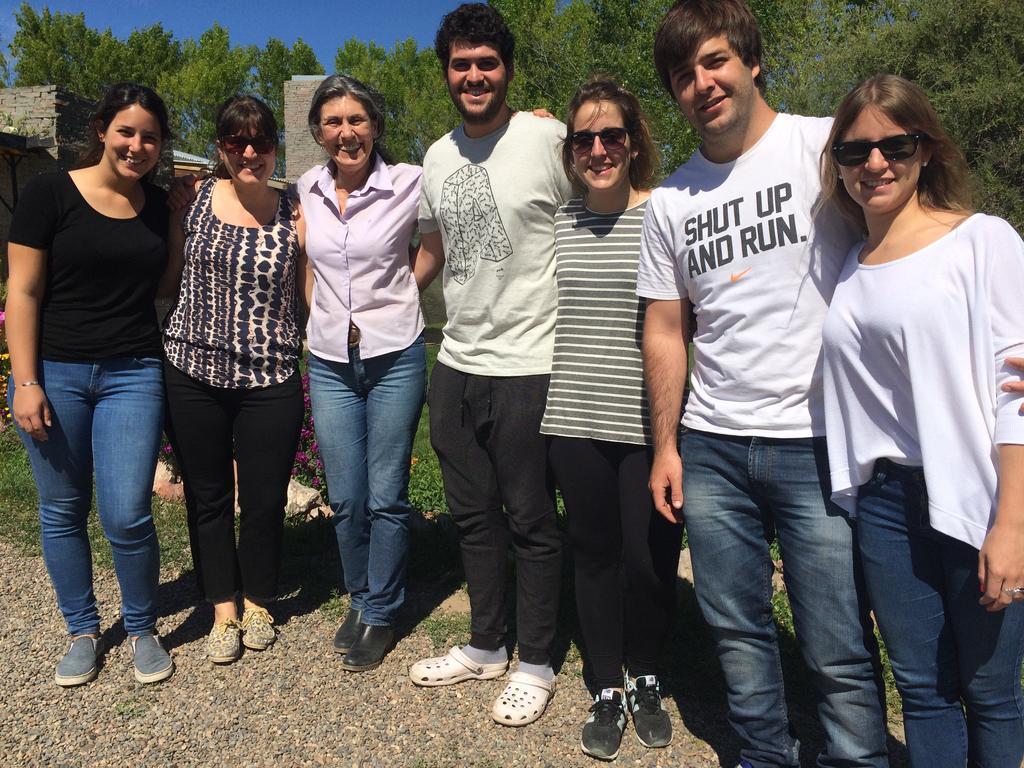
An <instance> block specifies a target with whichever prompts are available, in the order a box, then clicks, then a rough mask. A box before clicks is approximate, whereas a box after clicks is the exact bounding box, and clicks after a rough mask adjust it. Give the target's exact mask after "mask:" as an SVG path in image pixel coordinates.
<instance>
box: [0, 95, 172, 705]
mask: <svg viewBox="0 0 1024 768" xmlns="http://www.w3.org/2000/svg"><path fill="white" fill-rule="evenodd" d="M169 137H170V128H169V126H168V121H167V111H166V108H165V107H164V104H163V101H161V99H160V97H159V96H157V94H156V93H154V92H153V91H152V90H150V89H149V88H144V87H142V86H139V85H135V84H132V83H121V84H118V85H115V86H113V87H111V88H110V90H108V91H107V93H106V94H105V95H104V97H103V98H102V99H101V100H100V102H99V103H98V105H97V108H96V111H95V113H94V114H93V117H92V119H91V121H90V125H89V137H88V139H89V148H88V149H87V150H86V152H85V153H84V154H83V156H82V158H81V159H80V160H79V163H78V165H77V167H76V169H75V170H72V171H71V172H70V173H66V172H63V171H62V172H58V173H53V174H47V175H43V176H39V177H37V178H35V179H33V180H32V181H31V182H30V183H29V184H28V185H27V186H26V188H25V190H24V191H23V192H22V194H21V199H20V201H19V204H18V207H17V209H16V210H15V212H14V219H13V221H12V223H11V232H10V238H9V239H10V245H9V249H8V252H9V258H10V282H9V295H8V299H7V329H8V341H9V344H10V351H11V369H12V376H11V382H10V387H9V392H10V395H9V397H10V400H11V412H12V414H13V416H14V420H15V422H16V424H17V426H18V431H19V434H20V436H21V438H22V441H23V442H24V444H25V447H26V449H27V450H28V454H29V458H30V461H31V464H32V473H33V475H34V477H35V481H36V487H37V488H38V490H39V519H40V527H41V532H42V540H43V557H44V559H45V561H46V567H47V570H48V571H49V573H50V578H51V580H52V581H53V586H54V590H55V592H56V594H57V605H58V607H59V608H60V610H61V613H62V614H63V615H64V619H65V621H66V623H67V626H68V631H69V633H70V635H71V641H70V646H69V649H68V651H67V653H66V654H65V655H64V657H63V658H62V659H61V661H60V662H59V663H58V665H57V671H56V675H55V680H56V682H57V684H58V685H62V686H71V685H80V684H82V683H86V682H88V681H89V680H91V679H93V678H94V677H95V676H96V645H97V638H98V636H99V629H100V616H99V612H98V610H97V607H96V597H95V595H94V594H93V589H92V558H91V553H90V549H89V538H88V535H87V533H86V522H87V519H88V515H89V508H90V504H91V499H92V482H93V476H95V478H96V500H97V504H98V507H99V516H100V522H101V523H102V525H103V531H104V533H105V534H106V536H107V539H108V540H109V541H110V545H111V549H112V550H113V555H114V569H115V571H116V573H117V578H118V582H119V583H120V586H121V615H122V618H123V620H124V627H125V631H126V632H127V633H128V635H129V637H130V638H131V645H132V657H133V661H134V666H135V678H136V679H137V680H138V681H139V682H141V683H153V682H157V681H159V680H163V679H165V678H167V677H168V676H170V674H171V673H172V671H173V669H174V667H173V664H172V662H171V658H170V656H169V655H168V654H167V652H166V651H165V650H164V649H163V647H162V646H161V645H160V642H159V640H158V639H157V637H156V634H155V630H156V594H157V583H158V578H159V570H160V550H159V545H158V544H157V538H156V529H155V527H154V525H153V517H152V514H151V509H150V495H151V490H152V481H153V469H154V466H155V464H156V456H157V451H158V449H159V444H160V435H161V430H162V426H163V377H162V373H161V363H160V334H159V330H158V327H157V321H156V310H155V308H154V306H153V300H154V299H155V297H156V293H157V288H158V284H159V283H160V282H161V278H162V277H163V276H164V273H165V270H166V268H167V261H168V260H167V242H166V238H167V208H166V196H165V194H164V193H163V192H162V191H161V190H160V189H158V188H157V187H155V186H153V185H151V184H149V183H147V181H146V180H147V178H148V177H149V176H151V175H152V172H153V170H154V169H155V167H156V165H157V162H158V160H159V158H160V150H161V148H162V146H163V144H164V142H165V141H167V139H168V138H169Z"/></svg>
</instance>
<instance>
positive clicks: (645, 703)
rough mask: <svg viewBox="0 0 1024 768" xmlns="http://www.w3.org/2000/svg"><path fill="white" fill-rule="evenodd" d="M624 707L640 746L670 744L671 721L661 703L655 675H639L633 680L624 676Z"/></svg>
mask: <svg viewBox="0 0 1024 768" xmlns="http://www.w3.org/2000/svg"><path fill="white" fill-rule="evenodd" d="M626 706H627V707H628V709H629V714H630V717H632V718H633V729H634V730H635V731H636V737H637V739H639V740H640V743H641V744H643V745H644V746H645V747H651V748H653V747H667V746H668V745H669V744H671V743H672V720H670V719H669V716H668V712H666V711H665V706H664V705H663V704H662V703H661V692H660V691H659V690H658V678H657V677H656V676H655V675H641V676H640V677H638V678H636V679H635V680H631V679H630V678H629V675H626Z"/></svg>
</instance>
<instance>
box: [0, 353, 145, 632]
mask: <svg viewBox="0 0 1024 768" xmlns="http://www.w3.org/2000/svg"><path fill="white" fill-rule="evenodd" d="M39 380H40V382H41V383H42V385H43V388H44V390H45V392H46V399H47V400H48V401H49V403H50V414H51V418H52V420H53V426H52V427H50V428H48V429H47V431H46V432H47V439H46V440H45V441H38V440H34V439H33V438H31V437H29V436H28V435H27V434H25V433H24V432H23V431H21V429H19V430H18V434H19V435H20V437H21V440H22V442H23V443H24V445H25V448H26V450H27V451H28V457H29V461H30V463H31V465H32V474H33V476H34V478H35V482H36V488H37V489H38V490H39V523H40V529H41V533H42V542H43V559H44V560H45V562H46V569H47V571H49V574H50V579H51V581H52V582H53V588H54V591H55V592H56V595H57V606H58V607H59V608H60V612H61V614H62V615H63V616H64V621H65V622H66V623H67V628H68V632H69V633H70V634H72V635H83V634H95V633H98V632H99V629H100V615H99V610H98V609H97V607H96V595H95V594H94V593H93V587H92V553H91V550H90V547H89V535H88V531H87V523H88V518H89V509H90V507H91V505H92V490H93V476H94V475H95V477H96V504H97V507H98V508H99V518H100V524H101V525H102V526H103V533H104V534H105V535H106V537H107V540H108V541H109V542H110V547H111V550H112V552H113V557H114V572H115V573H116V574H117V580H118V583H119V584H120V587H121V616H122V619H123V620H124V628H125V631H126V632H127V633H128V634H129V635H130V636H137V635H144V634H148V633H151V632H153V631H154V630H155V628H156V617H157V608H156V595H157V585H158V582H159V577H160V547H159V544H158V543H157V537H156V527H155V526H154V525H153V514H152V507H151V504H152V501H151V498H152V493H153V473H154V471H155V469H156V457H157V453H158V451H159V449H160V435H161V432H162V430H163V423H164V392H163V371H162V369H161V361H160V358H159V357H142V358H132V357H125V358H110V359H104V360H98V361H94V362H70V363H69V362H55V361H52V360H43V361H42V363H41V364H40V366H39ZM9 391H10V400H11V402H12V403H13V397H14V386H13V382H12V385H11V387H10V390H9Z"/></svg>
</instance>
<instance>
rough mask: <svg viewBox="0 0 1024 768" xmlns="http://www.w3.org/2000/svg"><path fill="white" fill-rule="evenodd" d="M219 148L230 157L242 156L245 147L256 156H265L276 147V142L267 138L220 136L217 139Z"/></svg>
mask: <svg viewBox="0 0 1024 768" xmlns="http://www.w3.org/2000/svg"><path fill="white" fill-rule="evenodd" d="M217 141H218V142H220V147H221V149H223V150H224V151H225V152H230V153H231V154H232V155H244V154H245V148H246V147H250V146H251V147H252V151H253V152H255V153H256V154H257V155H265V154H267V153H268V152H271V151H272V150H273V149H274V148H275V147H277V142H276V141H274V140H273V139H272V138H270V137H269V136H221V137H220V138H219V139H217Z"/></svg>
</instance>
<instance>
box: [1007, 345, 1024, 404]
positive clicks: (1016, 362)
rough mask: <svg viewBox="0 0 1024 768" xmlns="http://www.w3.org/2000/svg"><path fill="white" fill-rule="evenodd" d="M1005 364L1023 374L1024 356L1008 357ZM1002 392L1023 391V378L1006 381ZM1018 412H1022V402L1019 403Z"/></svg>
mask: <svg viewBox="0 0 1024 768" xmlns="http://www.w3.org/2000/svg"><path fill="white" fill-rule="evenodd" d="M1006 364H1007V365H1008V366H1010V367H1011V368H1015V369H1017V370H1018V371H1020V372H1021V374H1024V357H1008V358H1006ZM1003 392H1018V393H1019V392H1024V380H1021V381H1008V382H1006V383H1005V384H1003ZM1020 412H1021V413H1024V402H1022V403H1021V405H1020Z"/></svg>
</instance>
